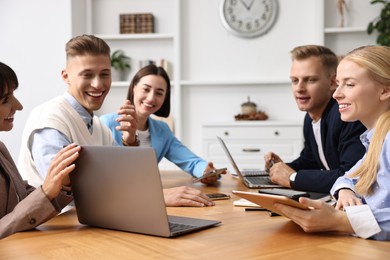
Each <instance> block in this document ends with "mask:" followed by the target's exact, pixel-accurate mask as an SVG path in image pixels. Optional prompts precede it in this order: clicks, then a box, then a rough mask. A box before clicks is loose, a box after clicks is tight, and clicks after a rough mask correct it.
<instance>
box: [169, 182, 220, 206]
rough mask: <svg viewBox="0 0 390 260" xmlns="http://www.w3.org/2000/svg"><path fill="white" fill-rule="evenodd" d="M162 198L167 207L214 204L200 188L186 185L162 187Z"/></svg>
mask: <svg viewBox="0 0 390 260" xmlns="http://www.w3.org/2000/svg"><path fill="white" fill-rule="evenodd" d="M164 200H165V205H166V206H168V207H177V206H190V207H206V206H214V205H215V204H214V202H213V201H212V200H211V199H210V198H209V197H207V196H206V195H205V194H203V193H202V192H201V191H200V190H197V189H194V188H190V187H186V186H181V187H174V188H170V189H164Z"/></svg>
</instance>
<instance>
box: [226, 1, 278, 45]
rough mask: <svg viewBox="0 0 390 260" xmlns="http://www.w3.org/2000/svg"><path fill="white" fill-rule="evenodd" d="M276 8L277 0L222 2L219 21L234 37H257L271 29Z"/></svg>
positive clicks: (276, 14)
mask: <svg viewBox="0 0 390 260" xmlns="http://www.w3.org/2000/svg"><path fill="white" fill-rule="evenodd" d="M278 8H279V5H278V1H277V0H222V2H221V20H222V23H223V25H224V27H225V28H226V29H227V30H228V31H230V32H231V33H232V34H234V35H236V36H239V37H245V38H252V37H258V36H261V35H263V34H265V33H267V32H268V31H269V30H270V29H271V28H272V26H273V25H274V23H275V21H276V19H277V17H278Z"/></svg>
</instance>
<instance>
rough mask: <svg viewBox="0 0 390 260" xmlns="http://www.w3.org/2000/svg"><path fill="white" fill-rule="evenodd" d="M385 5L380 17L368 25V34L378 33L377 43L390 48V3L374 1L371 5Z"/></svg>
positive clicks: (381, 0)
mask: <svg viewBox="0 0 390 260" xmlns="http://www.w3.org/2000/svg"><path fill="white" fill-rule="evenodd" d="M377 3H381V4H383V9H382V10H381V13H380V15H379V16H378V17H377V18H375V19H374V20H373V21H372V22H370V23H369V24H368V27H367V33H368V34H371V33H373V32H374V31H377V32H378V37H377V38H376V43H378V44H379V45H383V46H389V47H390V1H388V0H374V1H371V4H377Z"/></svg>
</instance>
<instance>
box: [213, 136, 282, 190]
mask: <svg viewBox="0 0 390 260" xmlns="http://www.w3.org/2000/svg"><path fill="white" fill-rule="evenodd" d="M217 139H218V141H219V143H220V144H221V146H222V149H223V151H224V152H225V154H226V156H227V157H228V159H229V161H230V163H231V165H232V167H233V169H234V170H235V171H236V173H237V175H238V177H239V178H240V180H241V181H242V182H243V183H244V185H245V186H247V187H248V188H277V187H282V186H280V185H277V184H275V183H273V182H272V181H271V179H270V178H269V174H268V172H266V171H261V170H258V171H253V170H250V171H248V172H246V171H243V170H240V169H239V168H238V166H237V164H236V162H235V161H234V159H233V156H232V155H231V153H230V151H229V149H228V148H227V146H226V144H225V142H224V141H223V140H222V138H221V137H219V136H217Z"/></svg>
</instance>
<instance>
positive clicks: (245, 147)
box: [202, 121, 303, 170]
mask: <svg viewBox="0 0 390 260" xmlns="http://www.w3.org/2000/svg"><path fill="white" fill-rule="evenodd" d="M217 136H219V137H221V138H222V139H223V140H224V141H225V143H226V145H227V147H228V149H229V151H230V153H231V154H232V156H233V158H234V159H235V161H236V163H237V165H238V167H239V168H242V169H245V168H248V169H253V168H264V155H265V154H266V153H267V152H270V151H273V152H275V153H277V154H278V155H279V156H280V157H281V158H282V159H283V160H284V161H286V162H289V161H291V160H293V159H295V158H297V157H298V156H299V153H300V152H301V150H302V148H303V132H302V123H298V122H282V121H256V122H255V121H237V122H231V123H208V124H204V125H203V126H202V148H203V155H204V158H205V159H207V160H209V161H212V162H214V164H215V166H216V167H228V168H229V169H230V170H231V165H230V163H229V161H228V158H227V156H226V155H225V153H224V152H223V150H222V148H221V145H220V144H219V142H218V140H217V138H216V137H217Z"/></svg>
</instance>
